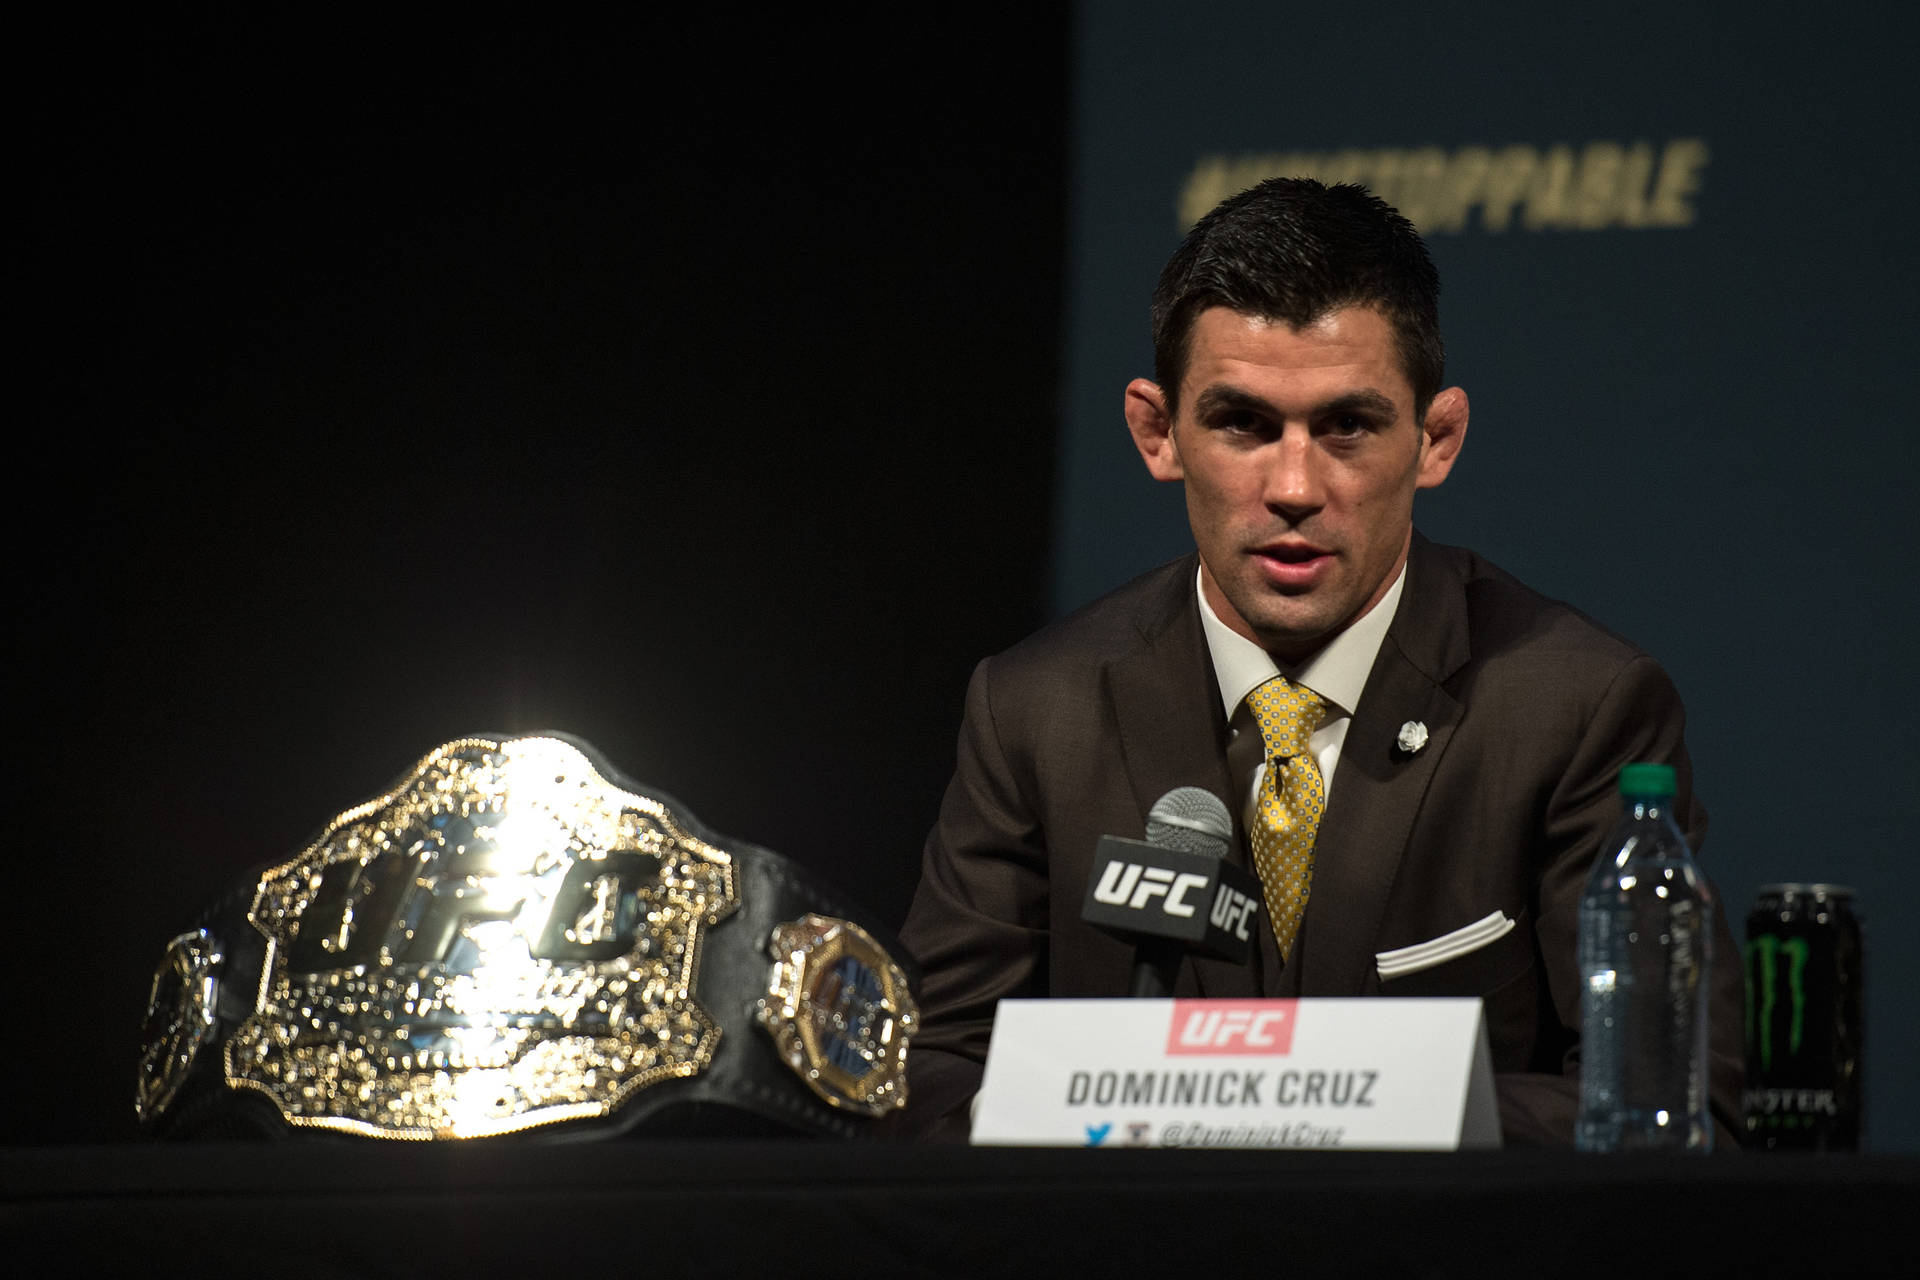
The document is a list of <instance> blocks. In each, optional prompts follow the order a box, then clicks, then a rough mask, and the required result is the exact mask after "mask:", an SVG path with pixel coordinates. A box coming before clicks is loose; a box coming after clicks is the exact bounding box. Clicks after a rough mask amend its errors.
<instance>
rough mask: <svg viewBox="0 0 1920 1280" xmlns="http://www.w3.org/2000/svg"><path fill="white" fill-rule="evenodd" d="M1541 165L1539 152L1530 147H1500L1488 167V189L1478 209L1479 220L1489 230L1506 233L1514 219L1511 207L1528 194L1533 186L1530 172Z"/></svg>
mask: <svg viewBox="0 0 1920 1280" xmlns="http://www.w3.org/2000/svg"><path fill="white" fill-rule="evenodd" d="M1539 164H1540V153H1539V152H1538V151H1535V150H1534V149H1533V148H1532V147H1527V146H1512V147H1503V148H1501V151H1500V154H1499V155H1497V156H1495V157H1494V158H1493V163H1492V164H1491V165H1490V166H1488V168H1487V189H1486V195H1485V198H1484V203H1483V204H1481V206H1480V218H1481V221H1482V223H1483V224H1484V225H1485V227H1486V229H1487V230H1489V231H1505V230H1506V229H1507V223H1508V221H1509V220H1510V219H1511V218H1512V217H1513V207H1514V206H1515V205H1517V204H1519V203H1520V201H1521V200H1522V199H1523V198H1525V196H1526V194H1527V188H1528V187H1529V186H1531V185H1532V183H1533V171H1534V169H1535V168H1537V167H1538V166H1539Z"/></svg>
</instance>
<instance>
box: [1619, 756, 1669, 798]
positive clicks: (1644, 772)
mask: <svg viewBox="0 0 1920 1280" xmlns="http://www.w3.org/2000/svg"><path fill="white" fill-rule="evenodd" d="M1673 791H1674V778H1673V766H1672V765H1670V764H1644V763H1642V764H1630V765H1628V766H1626V767H1625V768H1623V769H1622V770H1620V794H1621V795H1623V796H1644V797H1646V798H1647V799H1650V800H1652V799H1658V800H1671V799H1672V798H1673Z"/></svg>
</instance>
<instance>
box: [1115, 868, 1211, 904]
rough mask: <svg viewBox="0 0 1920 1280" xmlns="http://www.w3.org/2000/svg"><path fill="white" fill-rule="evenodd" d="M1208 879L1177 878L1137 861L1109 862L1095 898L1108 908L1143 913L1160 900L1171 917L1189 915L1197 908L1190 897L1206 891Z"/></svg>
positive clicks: (1166, 871)
mask: <svg viewBox="0 0 1920 1280" xmlns="http://www.w3.org/2000/svg"><path fill="white" fill-rule="evenodd" d="M1206 885H1207V878H1206V877H1205V876H1196V875H1192V874H1190V873H1189V874H1182V875H1175V874H1174V873H1173V872H1171V871H1169V870H1167V869H1166V868H1165V867H1142V866H1141V865H1140V864H1139V863H1137V862H1109V863H1108V864H1107V865H1106V869H1105V870H1103V871H1102V872H1101V873H1100V883H1099V884H1098V885H1097V886H1095V888H1094V891H1093V896H1094V897H1095V898H1096V899H1097V900H1099V901H1101V902H1104V903H1106V904H1108V905H1109V906H1115V907H1119V906H1125V907H1129V908H1131V909H1132V910H1134V911H1144V910H1146V906H1147V904H1148V903H1149V902H1151V901H1153V899H1154V898H1156V897H1160V898H1164V899H1165V900H1164V901H1163V902H1162V903H1161V904H1160V905H1161V909H1162V910H1164V911H1165V912H1166V913H1167V914H1168V915H1170V916H1190V915H1192V914H1193V911H1194V907H1193V904H1192V903H1191V902H1188V901H1187V895H1188V894H1190V893H1192V892H1193V891H1194V890H1195V889H1204V888H1206Z"/></svg>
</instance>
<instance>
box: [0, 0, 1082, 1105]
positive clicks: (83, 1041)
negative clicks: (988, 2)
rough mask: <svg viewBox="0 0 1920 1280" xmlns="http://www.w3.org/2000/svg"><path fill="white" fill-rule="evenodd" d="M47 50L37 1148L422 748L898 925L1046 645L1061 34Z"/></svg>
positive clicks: (15, 840) (30, 1024) (228, 37)
mask: <svg viewBox="0 0 1920 1280" xmlns="http://www.w3.org/2000/svg"><path fill="white" fill-rule="evenodd" d="M485 21H486V20H476V19H475V18H473V17H471V16H461V17H455V16H451V15H450V16H449V17H448V18H447V19H446V21H445V23H444V25H435V24H433V23H432V22H430V21H428V20H425V19H407V20H400V21H398V22H396V19H395V18H394V17H393V16H392V15H391V14H383V15H380V16H378V17H377V18H376V17H375V16H374V15H373V14H372V13H368V14H365V15H362V16H361V17H359V18H358V19H353V18H348V19H341V18H339V17H338V16H337V15H336V14H334V13H333V12H332V11H314V12H312V13H309V14H307V15H305V16H284V15H273V14H261V13H257V12H252V11H235V12H231V13H225V14H214V15H201V16H194V17H185V18H183V17H180V16H178V15H173V16H168V17H166V18H164V19H162V18H157V17H150V18H143V19H139V20H137V21H135V22H134V23H133V24H132V25H119V24H116V23H112V22H108V21H106V20H101V21H98V22H95V23H92V24H90V25H82V24H80V23H72V24H69V25H67V26H65V28H64V29H59V30H47V31H43V32H40V33H38V35H37V36H36V37H35V38H34V39H33V40H32V41H30V42H29V47H25V48H20V49H17V50H16V52H17V54H18V55H19V56H20V58H21V60H22V61H23V62H25V63H28V64H30V66H31V69H32V72H33V76H32V79H31V80H30V85H31V89H30V93H29V103H28V108H27V113H26V117H25V129H24V130H23V132H24V133H25V134H26V136H27V146H28V149H29V158H30V165H29V172H30V175H31V182H30V185H29V187H28V192H27V194H28V196H29V198H30V202H31V208H32V214H33V218H32V223H31V230H30V233H29V236H30V238H29V240H28V243H27V246H26V248H27V252H26V258H27V268H28V290H27V294H26V297H27V300H28V305H27V306H26V307H24V308H22V309H20V312H18V313H17V314H24V316H25V318H26V319H27V320H28V322H29V324H30V327H31V329H32V331H33V332H32V333H31V335H30V337H29V339H28V343H27V346H26V347H25V351H24V354H25V357H26V358H25V359H24V361H23V362H22V366H21V374H22V377H23V381H24V384H25V386H27V387H29V388H31V389H32V394H31V395H30V396H29V397H28V406H29V407H28V410H27V412H28V415H29V417H28V422H27V423H26V426H27V430H26V432H25V433H23V437H22V441H23V443H22V445H19V446H16V447H17V448H19V449H20V450H21V451H20V453H19V454H18V455H17V456H18V457H19V458H20V459H21V461H22V462H23V463H24V465H23V466H22V467H21V469H20V471H19V472H18V475H19V476H20V478H21V480H22V481H23V483H21V484H20V485H19V486H18V488H17V490H16V493H17V498H16V504H15V507H16V513H17V515H16V519H17V521H18V525H17V533H16V543H15V545H16V552H15V557H16V561H17V562H18V564H19V565H20V566H21V567H22V569H23V573H22V574H21V578H20V580H19V583H18V585H17V586H16V588H15V589H14V591H13V592H12V593H11V594H12V597H13V599H14V601H15V609H14V624H13V627H12V632H13V635H14V660H13V663H12V672H11V674H12V676H13V680H14V689H13V704H14V707H15V708H16V710H15V713H14V715H13V717H12V718H11V721H12V728H13V733H12V734H11V738H12V750H13V758H14V766H15V767H14V769H13V770H12V776H13V779H14V781H13V788H14V791H13V795H14V799H13V805H12V813H13V815H14V816H15V819H16V820H15V823H14V827H13V832H12V838H11V839H10V840H9V842H8V844H9V849H10V852H11V855H12V860H13V862H14V864H15V866H16V868H17V870H16V871H15V873H14V875H13V876H12V878H11V880H12V888H13V892H12V893H10V895H9V907H8V914H9V925H10V930H11V934H12V936H13V938H14V939H15V944H16V945H15V947H14V948H13V950H12V954H13V955H14V957H15V959H16V961H17V962H18V964H19V965H20V968H19V969H18V970H17V971H16V973H15V976H14V981H13V982H12V984H11V989H12V994H10V995H9V996H8V1000H7V1004H8V1014H9V1017H8V1021H9V1025H10V1027H11V1030H10V1032H9V1035H8V1045H9V1052H8V1053H7V1055H6V1060H7V1068H6V1071H7V1075H6V1080H5V1085H4V1088H3V1089H0V1097H4V1098H5V1099H6V1100H7V1101H6V1103H5V1106H6V1109H7V1114H8V1122H7V1124H6V1137H7V1140H9V1141H15V1142H20V1141H51V1140H59V1139H67V1138H99V1137H111V1136H116V1135H120V1134H123V1133H125V1132H128V1131H129V1129H130V1121H131V1098H132V1081H133V1059H134V1048H135V1043H136V1038H137V1026H138V1022H139V1018H140V1013H141V1010H142V1008H143V1006H144V1003H145V998H146V984H147V981H148V978H149V975H150V974H151V971H152V966H153V964H154V962H155V961H156V960H157V959H158V957H159V954H160V949H161V947H162V945H163V944H164V943H165V941H166V940H167V938H169V937H171V936H172V935H173V934H174V933H176V932H179V931H180V930H181V929H182V928H184V927H185V926H186V924H187V923H188V922H189V920H190V919H191V917H192V914H193V912H194V911H195V910H196V908H197V907H198V905H199V904H200V903H201V902H203V901H204V900H205V899H207V898H208V897H210V896H212V895H213V894H214V893H215V892H216V891H219V890H221V889H222V888H224V887H226V886H228V885H230V884H233V883H236V882H237V878H238V877H239V876H240V875H241V874H242V873H243V871H244V870H245V869H247V868H249V867H251V866H253V865H254V864H257V863H260V862H263V861H265V860H267V859H270V858H281V857H285V856H287V855H289V854H291V853H292V852H294V851H295V850H296V849H297V848H298V847H299V846H300V844H301V843H302V842H303V841H304V840H305V839H306V838H308V837H309V836H310V835H311V834H312V833H313V831H314V830H315V829H316V828H317V827H318V826H319V824H321V823H322V822H324V821H325V820H326V819H328V818H329V817H331V816H332V814H333V813H334V812H336V811H338V810H339V809H341V808H344V807H345V806H346V805H348V804H349V803H352V802H355V801H358V800H360V799H363V798H365V797H367V796H368V795H371V794H373V793H374V792H375V791H376V790H378V789H379V788H380V787H381V786H382V785H384V784H385V783H386V782H387V781H389V780H390V779H391V778H392V776H393V775H395V774H396V773H398V772H399V771H400V769H401V768H402V767H403V766H406V765H408V764H410V763H411V762H412V760H413V759H414V758H416V757H417V756H419V755H420V754H422V753H423V752H424V751H425V750H426V749H427V748H429V747H431V746H432V745H434V744H435V743H437V742H439V741H442V740H444V739H447V738H450V737H454V736H457V735H459V734H461V733H465V732H471V731H475V730H485V729H492V730H505V731H520V730H533V729H543V728H558V729H565V730H570V731H572V732H575V733H578V734H581V735H583V736H585V737H586V738H588V739H589V740H590V741H592V742H594V743H595V744H596V745H598V746H599V747H601V748H602V749H603V750H604V751H605V752H606V753H607V754H608V755H609V756H610V757H611V758H612V759H613V761H614V762H615V763H616V764H618V765H620V766H621V767H623V768H624V769H625V770H626V771H627V772H629V773H631V774H632V775H633V776H635V777H636V778H638V779H640V780H641V781H643V782H645V783H649V784H652V785H654V786H657V787H660V788H664V789H666V790H667V791H669V792H671V793H673V794H675V795H677V796H678V797H679V798H680V799H681V800H683V801H685V802H686V803H687V804H688V805H689V806H690V807H691V808H692V809H693V811H694V812H695V813H696V814H697V815H698V816H699V817H700V818H701V819H702V820H703V821H705V822H706V823H708V824H709V825H711V826H713V827H715V828H717V829H718V830H720V831H721V832H723V833H726V834H729V835H734V836H738V837H743V838H747V839H751V840H755V841H758V842H760V843H764V844H767V845H770V846H772V847H774V848H776V849H779V850H782V851H783V852H786V853H788V854H789V855H791V856H794V857H796V858H798V859H800V860H802V861H805V862H808V863H810V864H811V865H813V866H815V867H817V868H819V869H822V870H824V871H826V872H827V873H829V874H830V875H833V876H835V877H837V878H839V879H841V880H842V881H844V882H846V883H847V884H849V885H851V886H853V887H854V889H855V891H856V893H857V894H859V895H861V896H864V897H865V898H866V900H867V901H868V902H869V903H870V905H871V906H872V908H873V909H874V910H875V911H876V912H877V913H879V914H880V915H881V916H883V917H884V918H886V919H887V920H888V921H894V920H897V919H898V917H899V916H900V915H902V914H903V913H904V910H905V906H906V901H907V898H908V896H909V894H910V893H911V889H912V885H913V883H914V880H915V877H916V874H917V865H918V856H919V843H920V840H921V838H922V836H923V834H924V832H925V828H926V826H927V824H928V822H929V821H930V820H931V817H932V815H933V812H934V810H935V807H936V805H937V803H938V799H939V793H940V790H941V787H942V785H943V784H944V781H945V778H946V774H947V772H948V770H949V768H950V767H951V762H952V743H953V734H954V730H955V727H956V725H957V723H958V712H959V703H960V698H961V694H962V691H963V689H964V684H965V680H966V677H967V673H968V671H969V669H970V666H971V664H972V662H973V661H974V660H976V659H977V658H978V657H979V656H981V655H982V654H984V653H987V652H989V651H991V650H993V649H995V648H999V647H1002V646H1004V645H1005V644H1007V643H1010V642H1011V641H1012V640H1013V639H1015V638H1017V637H1018V636H1019V635H1020V634H1022V633H1024V632H1025V631H1027V630H1029V629H1030V628H1031V627H1032V626H1033V625H1035V624H1036V623H1037V622H1038V621H1039V620H1040V619H1041V618H1042V616H1043V614H1044V590H1045V573H1046V556H1045V551H1044V545H1045V538H1046V511H1047V502H1048V493H1049V486H1050V483H1051V475H1050V467H1051V459H1052V457H1053V445H1052V440H1053V423H1054V416H1055V400H1056V393H1055V382H1056V375H1057V369H1056V363H1055V355H1054V352H1055V349H1056V346H1057V341H1058V326H1059V313H1060V304H1059V287H1060V264H1061V261H1062V259H1063V256H1064V244H1063V236H1064V232H1063V221H1064V214H1063V200H1064V181H1065V179H1064V173H1065V167H1066V166H1065V141H1064V139H1065V111H1066V106H1065V103H1066V84H1065V65H1066V38H1067V22H1066V19H1065V17H1064V14H1063V13H1062V12H1059V11H1057V10H1055V9H1054V8H1052V7H1042V8H1040V9H1037V10H1035V11H1034V12H1032V13H1031V14H1029V15H1028V16H1025V17H1023V18H1021V19H1020V20H1019V22H1018V23H1014V24H1008V23H1004V22H1003V23H1001V24H1000V25H999V26H998V27H997V28H996V29H995V30H994V31H992V32H991V33H987V32H983V31H981V30H979V29H977V28H976V27H973V26H970V25H963V24H959V23H953V24H947V23H942V22H940V21H938V20H935V19H931V18H902V17H901V16H900V12H899V11H897V10H894V11H888V12H886V13H885V14H884V16H883V15H881V14H875V15H871V16H870V17H869V18H868V19H867V20H864V21H863V20H857V19H846V20H844V21H838V22H836V23H834V24H833V25H831V26H820V25H812V24H801V23H798V22H794V23H784V24H776V25H774V26H768V25H767V24H766V23H765V22H764V20H761V19H754V20H752V21H751V22H749V21H747V20H745V19H743V18H737V17H729V18H726V19H715V20H711V21H704V20H703V21H689V20H684V19H676V20H673V21H671V22H648V21H642V20H639V19H632V20H624V21H621V22H617V23H610V24H585V23H580V24H572V25H564V26H562V25H553V24H548V23H546V22H545V21H544V20H542V21H540V22H538V23H537V24H535V25H528V24H529V22H530V21H532V20H531V19H529V18H527V17H525V16H523V17H521V18H520V19H519V25H511V26H509V25H499V26H489V25H484V22H485Z"/></svg>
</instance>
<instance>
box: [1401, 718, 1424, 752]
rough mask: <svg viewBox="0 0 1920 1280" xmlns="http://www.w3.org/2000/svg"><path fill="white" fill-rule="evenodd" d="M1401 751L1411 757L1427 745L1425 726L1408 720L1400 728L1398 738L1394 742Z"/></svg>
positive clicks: (1416, 721)
mask: <svg viewBox="0 0 1920 1280" xmlns="http://www.w3.org/2000/svg"><path fill="white" fill-rule="evenodd" d="M1395 745H1397V746H1398V747H1399V748H1400V749H1401V750H1402V751H1404V752H1406V753H1407V754H1408V755H1412V754H1413V753H1414V752H1416V751H1418V750H1419V749H1420V748H1422V747H1424V746H1426V745H1427V726H1426V725H1424V724H1422V723H1421V722H1420V721H1418V720H1409V721H1407V722H1406V723H1405V724H1403V725H1401V726H1400V736H1399V738H1397V739H1396V740H1395Z"/></svg>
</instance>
